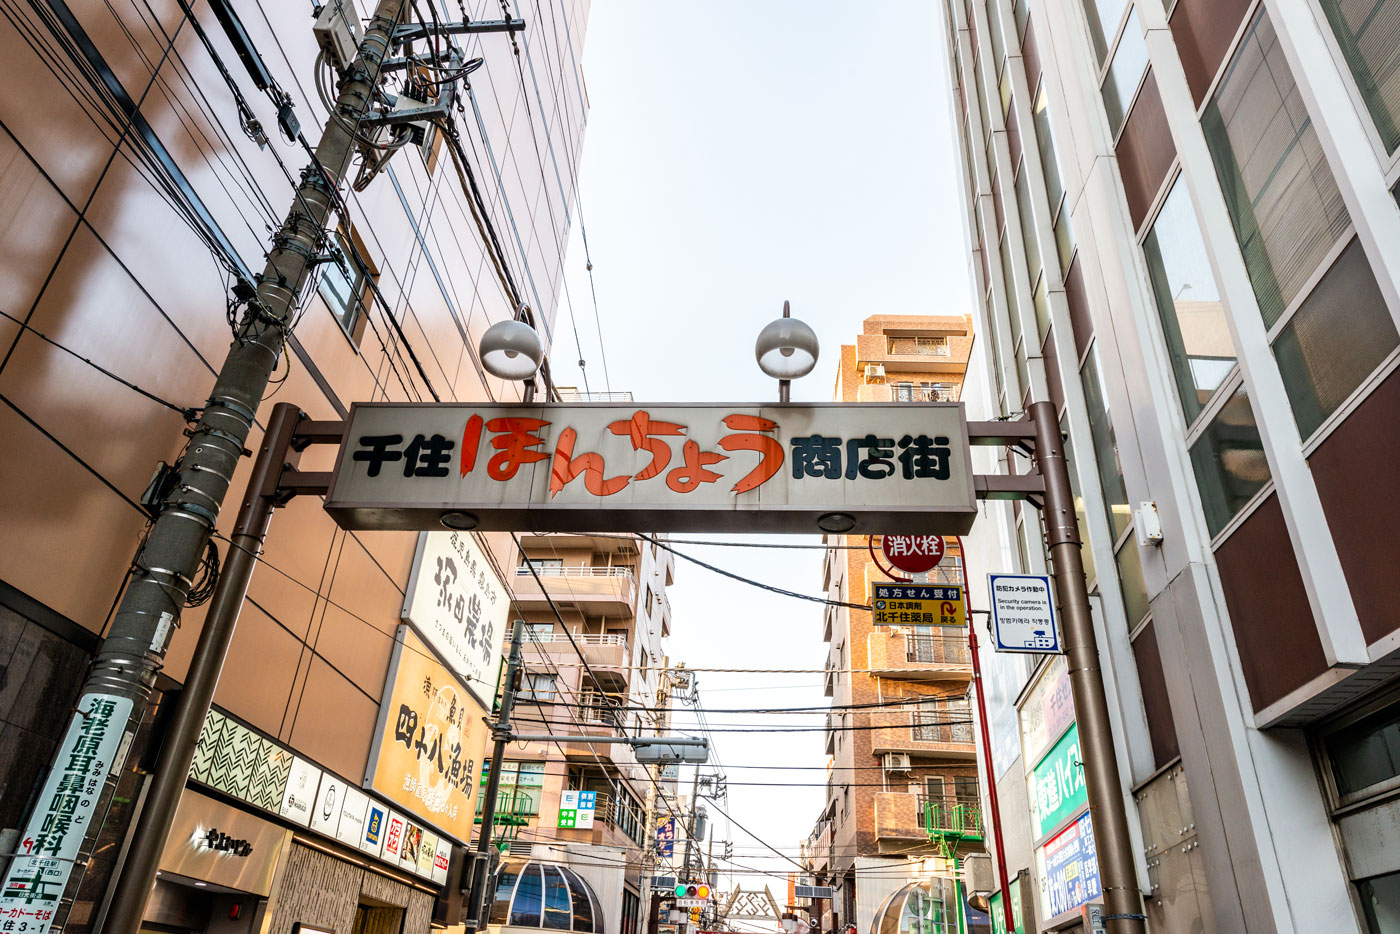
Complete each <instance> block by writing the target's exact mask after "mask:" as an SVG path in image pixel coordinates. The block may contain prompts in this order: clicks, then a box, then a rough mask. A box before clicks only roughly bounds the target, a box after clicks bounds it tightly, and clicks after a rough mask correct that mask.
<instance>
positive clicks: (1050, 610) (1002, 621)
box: [987, 574, 1060, 655]
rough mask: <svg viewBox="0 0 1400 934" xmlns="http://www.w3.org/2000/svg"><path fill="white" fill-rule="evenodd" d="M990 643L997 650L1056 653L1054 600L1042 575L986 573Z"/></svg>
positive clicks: (1058, 640)
mask: <svg viewBox="0 0 1400 934" xmlns="http://www.w3.org/2000/svg"><path fill="white" fill-rule="evenodd" d="M987 577H988V581H987V587H988V590H990V591H991V594H992V644H993V646H994V647H995V648H996V650H997V651H998V652H1034V653H1037V654H1040V655H1049V654H1059V652H1060V632H1059V630H1058V629H1056V628H1055V600H1054V597H1053V596H1052V595H1051V592H1050V578H1048V577H1046V576H1045V575H1043V574H988V575H987Z"/></svg>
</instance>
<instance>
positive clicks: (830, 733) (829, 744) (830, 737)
mask: <svg viewBox="0 0 1400 934" xmlns="http://www.w3.org/2000/svg"><path fill="white" fill-rule="evenodd" d="M838 725H839V721H838V720H837V718H836V716H835V715H834V714H827V715H826V746H825V749H826V754H827V755H828V756H834V755H836V730H835V727H836V726H838Z"/></svg>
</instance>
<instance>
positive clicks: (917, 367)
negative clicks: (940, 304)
mask: <svg viewBox="0 0 1400 934" xmlns="http://www.w3.org/2000/svg"><path fill="white" fill-rule="evenodd" d="M949 324H950V325H952V327H949V328H946V329H942V328H940V329H937V330H943V331H944V333H943V334H941V335H940V334H936V333H935V334H923V335H912V334H909V335H892V334H890V335H880V334H861V335H858V336H857V337H856V357H857V359H858V360H859V361H860V365H861V367H862V371H863V369H864V367H866V366H872V367H883V368H884V369H885V373H886V374H887V375H889V376H894V375H895V374H898V373H959V374H960V373H962V372H963V370H964V369H965V368H966V366H967V356H968V353H969V352H970V351H971V347H972V338H971V336H970V335H968V334H967V332H966V331H965V329H964V328H965V326H966V325H965V323H964V322H962V321H958V322H953V321H951V320H950V321H949Z"/></svg>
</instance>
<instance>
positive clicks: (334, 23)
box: [311, 0, 361, 71]
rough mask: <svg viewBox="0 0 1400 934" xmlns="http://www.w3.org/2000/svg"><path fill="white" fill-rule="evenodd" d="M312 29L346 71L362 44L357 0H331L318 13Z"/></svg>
mask: <svg viewBox="0 0 1400 934" xmlns="http://www.w3.org/2000/svg"><path fill="white" fill-rule="evenodd" d="M311 33H312V35H314V36H315V37H316V44H317V45H319V46H320V47H321V49H322V51H324V52H325V53H326V57H327V58H328V59H330V62H331V65H333V66H334V67H335V69H336V71H344V70H345V69H346V68H348V67H349V66H350V63H351V62H353V61H354V60H355V54H356V53H357V52H358V51H359V48H360V35H361V33H360V13H359V11H358V10H356V9H355V2H354V0H329V2H327V3H326V5H325V6H323V7H321V12H320V13H318V14H317V16H316V24H315V25H314V26H312V27H311Z"/></svg>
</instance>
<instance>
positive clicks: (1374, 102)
mask: <svg viewBox="0 0 1400 934" xmlns="http://www.w3.org/2000/svg"><path fill="white" fill-rule="evenodd" d="M1319 2H1320V3H1321V6H1322V11H1323V13H1325V14H1326V15H1327V21H1328V22H1329V23H1331V25H1332V31H1333V32H1334V33H1335V34H1336V36H1337V44H1338V45H1339V46H1341V49H1342V57H1343V58H1345V59H1346V61H1347V65H1348V67H1350V68H1351V74H1352V77H1354V78H1355V79H1356V86H1357V88H1358V89H1359V90H1360V91H1361V98H1362V100H1364V101H1365V102H1366V109H1367V110H1369V111H1370V112H1371V119H1372V120H1374V121H1375V123H1376V131H1377V132H1378V133H1379V134H1380V137H1381V142H1382V143H1383V144H1384V145H1385V151H1386V152H1388V153H1394V152H1395V149H1396V147H1397V146H1400V29H1397V28H1396V24H1397V21H1400V0H1319Z"/></svg>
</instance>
